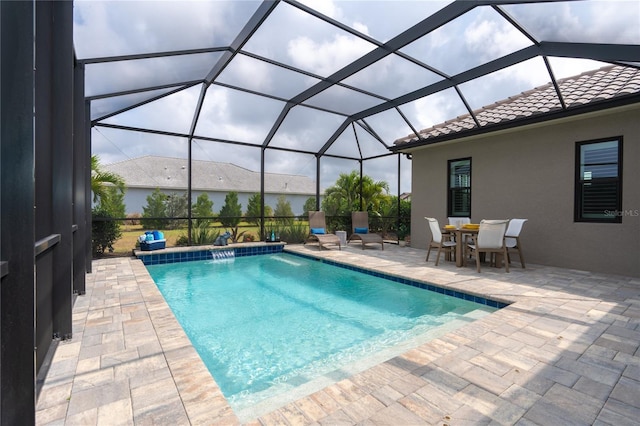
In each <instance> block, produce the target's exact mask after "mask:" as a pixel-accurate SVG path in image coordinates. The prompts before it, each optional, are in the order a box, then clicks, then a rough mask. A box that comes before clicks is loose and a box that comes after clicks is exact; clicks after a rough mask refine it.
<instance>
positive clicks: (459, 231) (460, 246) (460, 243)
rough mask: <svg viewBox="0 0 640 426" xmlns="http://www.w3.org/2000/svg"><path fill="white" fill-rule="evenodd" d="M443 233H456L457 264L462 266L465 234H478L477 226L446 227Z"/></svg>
mask: <svg viewBox="0 0 640 426" xmlns="http://www.w3.org/2000/svg"><path fill="white" fill-rule="evenodd" d="M442 234H443V235H444V234H449V235H454V236H455V239H456V266H457V267H461V266H462V259H463V257H464V240H465V238H464V237H465V236H466V235H472V236H475V235H478V229H475V228H465V227H460V228H455V229H449V228H444V229H443V230H442Z"/></svg>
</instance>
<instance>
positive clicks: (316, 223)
mask: <svg viewBox="0 0 640 426" xmlns="http://www.w3.org/2000/svg"><path fill="white" fill-rule="evenodd" d="M310 241H317V242H318V248H319V249H320V250H322V247H323V246H325V245H327V244H328V245H337V246H338V249H339V250H342V245H341V244H340V238H338V236H337V235H336V234H329V233H328V232H327V224H326V222H325V219H324V212H312V211H310V212H309V236H308V237H307V240H306V241H305V242H304V243H305V244H307V243H308V242H310Z"/></svg>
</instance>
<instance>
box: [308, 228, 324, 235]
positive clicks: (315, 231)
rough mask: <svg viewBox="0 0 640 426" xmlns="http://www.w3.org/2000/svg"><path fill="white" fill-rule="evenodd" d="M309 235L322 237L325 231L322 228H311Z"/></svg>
mask: <svg viewBox="0 0 640 426" xmlns="http://www.w3.org/2000/svg"><path fill="white" fill-rule="evenodd" d="M311 233H312V234H314V235H322V234H324V233H325V231H324V228H311Z"/></svg>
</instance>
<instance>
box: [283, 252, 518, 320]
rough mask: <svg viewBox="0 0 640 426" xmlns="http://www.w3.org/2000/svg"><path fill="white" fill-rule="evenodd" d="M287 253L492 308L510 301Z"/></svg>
mask: <svg viewBox="0 0 640 426" xmlns="http://www.w3.org/2000/svg"><path fill="white" fill-rule="evenodd" d="M287 254H291V255H294V256H300V257H304V258H305V259H311V260H316V261H318V262H323V263H326V264H329V265H333V266H337V267H339V268H344V269H349V270H352V271H357V272H360V273H362V274H367V275H371V276H374V277H378V278H384V279H386V280H389V281H394V282H397V283H400V284H406V285H410V286H413V287H418V288H421V289H423V290H428V291H433V292H436V293H440V294H445V295H447V296H452V297H457V298H458V299H464V300H468V301H470V302H475V303H479V304H481V305H486V306H489V307H492V308H497V309H502V308H504V307H506V306H509V303H505V302H499V301H497V300H492V299H488V298H486V297H482V296H474V295H473V294H467V293H462V292H459V291H455V290H451V289H448V288H444V287H438V286H437V285H433V284H428V283H423V282H420V281H414V280H411V279H408V278H402V277H397V276H395V275H389V274H385V273H382V272H377V271H371V270H369V269H364V268H360V267H358V266H353V265H345V264H344V263H339V262H335V261H333V260H329V259H319V258H317V257H313V256H307V255H305V254H302V253H294V252H290V251H287Z"/></svg>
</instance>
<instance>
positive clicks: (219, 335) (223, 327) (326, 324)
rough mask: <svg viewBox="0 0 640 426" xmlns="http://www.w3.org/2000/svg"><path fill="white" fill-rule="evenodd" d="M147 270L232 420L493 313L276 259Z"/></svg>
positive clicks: (287, 257) (309, 263) (341, 271)
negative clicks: (224, 400)
mask: <svg viewBox="0 0 640 426" xmlns="http://www.w3.org/2000/svg"><path fill="white" fill-rule="evenodd" d="M147 268H148V270H149V273H150V274H151V276H152V277H153V279H154V281H155V282H156V283H157V285H158V288H159V289H160V291H161V293H162V294H163V296H164V297H165V299H166V301H167V303H168V304H169V306H170V307H171V309H172V310H173V312H174V314H175V315H176V318H177V319H178V321H179V322H180V323H181V325H182V327H183V328H184V330H185V332H186V334H187V335H188V336H189V338H190V339H191V341H192V343H193V345H194V347H195V348H196V350H197V351H198V353H199V354H200V356H201V358H202V359H203V361H204V363H205V364H206V366H207V368H208V369H209V371H210V372H211V374H212V376H213V377H214V379H215V380H216V382H217V383H218V385H219V386H220V388H221V390H222V392H223V393H224V395H225V397H226V398H227V400H228V401H229V403H230V404H231V406H232V407H233V408H234V410H235V411H236V412H242V411H243V410H246V409H253V408H255V407H257V406H260V404H262V405H264V404H269V403H271V402H272V403H274V404H276V405H278V404H282V403H283V402H285V401H287V400H288V399H291V400H293V399H296V398H297V397H299V396H300V395H303V394H306V393H311V392H313V391H314V390H316V389H321V388H323V387H325V386H327V385H328V384H330V383H332V382H334V381H337V380H341V379H342V378H344V377H346V376H348V375H351V374H354V373H355V372H357V371H361V370H364V369H365V368H367V367H370V366H373V365H375V364H377V363H380V362H383V361H384V360H386V359H389V358H391V357H393V356H395V355H397V354H400V353H402V352H404V351H406V350H408V349H409V348H411V347H415V346H417V345H419V344H421V343H423V342H425V341H428V340H431V339H433V338H434V337H436V336H437V335H440V334H443V333H445V332H447V331H449V330H451V329H453V328H457V327H459V326H461V325H463V324H466V323H468V322H470V321H474V320H476V319H478V318H480V317H482V316H484V315H487V314H489V313H491V312H494V311H495V310H496V308H493V307H489V306H486V305H480V304H478V303H474V302H471V301H467V300H464V299H461V298H456V297H452V296H448V295H444V294H439V293H436V292H433V291H426V290H424V289H420V288H417V287H413V286H410V285H405V284H401V283H397V282H393V281H389V280H387V279H384V278H380V277H376V276H372V275H366V274H363V273H360V272H357V271H354V270H350V269H345V268H338V267H336V266H332V265H328V264H326V263H323V262H318V261H314V260H311V259H307V258H305V257H301V256H296V255H292V254H286V253H280V254H273V255H259V256H251V257H241V258H235V259H230V260H229V259H222V260H221V261H211V260H207V261H194V262H186V263H172V264H163V265H148V266H147ZM283 398H284V399H283Z"/></svg>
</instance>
